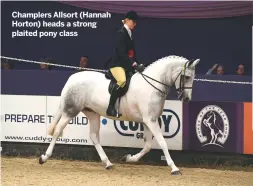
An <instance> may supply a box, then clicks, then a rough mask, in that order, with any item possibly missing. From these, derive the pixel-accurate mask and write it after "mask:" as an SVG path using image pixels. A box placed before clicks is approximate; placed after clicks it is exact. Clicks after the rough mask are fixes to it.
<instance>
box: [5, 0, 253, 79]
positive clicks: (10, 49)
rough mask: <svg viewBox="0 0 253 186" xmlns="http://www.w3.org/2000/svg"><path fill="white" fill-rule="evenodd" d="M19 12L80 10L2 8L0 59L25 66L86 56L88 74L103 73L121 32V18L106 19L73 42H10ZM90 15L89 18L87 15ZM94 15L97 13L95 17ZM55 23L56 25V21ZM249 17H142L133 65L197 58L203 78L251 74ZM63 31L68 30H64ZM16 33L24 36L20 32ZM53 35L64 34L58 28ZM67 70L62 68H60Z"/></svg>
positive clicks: (49, 5) (25, 5)
mask: <svg viewBox="0 0 253 186" xmlns="http://www.w3.org/2000/svg"><path fill="white" fill-rule="evenodd" d="M14 10H15V11H20V12H30V13H31V12H38V11H40V12H53V11H63V12H75V11H81V10H85V9H81V8H78V7H74V6H70V5H66V4H62V3H59V2H48V1H47V2H1V22H2V28H1V44H2V48H1V55H2V56H10V57H17V58H23V59H30V60H40V58H41V57H43V56H51V57H53V58H54V59H55V61H56V63H59V64H68V65H73V66H78V65H79V59H80V57H81V56H83V55H88V56H89V67H90V68H104V65H105V62H106V61H107V59H108V58H109V57H110V56H111V55H112V53H113V50H114V36H115V32H116V31H117V29H118V28H119V27H121V26H122V23H121V19H122V18H123V15H122V14H112V18H111V19H98V20H96V19H94V20H88V21H98V28H96V29H92V28H80V29H75V30H78V31H79V36H78V37H57V38H55V39H53V38H50V37H47V38H42V39H39V38H35V37H30V38H29V37H17V38H14V39H12V38H11V32H12V31H14V30H16V28H15V29H13V28H12V27H11V22H12V20H13V19H12V16H11V13H12V11H14ZM89 12H92V11H91V10H89ZM96 12H97V11H96ZM55 21H58V20H57V19H56V20H55ZM251 27H252V16H242V17H233V18H219V19H192V20H191V19H187V20H186V19H185V20H184V19H162V18H161V19H158V18H145V17H142V18H141V19H140V20H139V21H138V23H137V28H136V30H135V31H134V34H133V35H134V39H135V42H136V48H137V59H138V62H140V63H146V64H150V63H151V62H153V61H155V60H157V59H158V58H161V57H164V56H167V55H179V56H184V57H186V58H189V59H192V58H199V59H201V62H200V64H199V66H198V68H197V69H196V73H199V74H203V73H206V72H207V70H208V69H209V68H210V67H212V65H213V64H215V63H220V64H223V65H224V66H225V72H226V73H228V74H235V70H236V67H237V65H238V64H239V63H244V64H245V65H246V73H247V74H248V75H251V74H252V32H251ZM64 29H66V30H68V31H74V30H73V29H68V28H64ZM19 30H23V28H20V29H19ZM57 30H63V28H59V29H57ZM15 68H19V69H39V65H31V64H29V63H23V62H18V63H15ZM62 69H64V70H67V69H66V68H62Z"/></svg>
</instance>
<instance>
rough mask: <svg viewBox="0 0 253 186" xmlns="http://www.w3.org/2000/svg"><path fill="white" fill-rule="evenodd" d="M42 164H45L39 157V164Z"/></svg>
mask: <svg viewBox="0 0 253 186" xmlns="http://www.w3.org/2000/svg"><path fill="white" fill-rule="evenodd" d="M43 163H45V162H44V161H43V160H42V157H40V159H39V164H41V165H42V164H43Z"/></svg>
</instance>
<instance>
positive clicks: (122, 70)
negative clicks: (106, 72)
mask: <svg viewBox="0 0 253 186" xmlns="http://www.w3.org/2000/svg"><path fill="white" fill-rule="evenodd" d="M138 18H139V16H138V15H137V13H136V12H135V11H129V12H127V14H126V15H125V18H124V20H122V23H123V24H124V26H123V27H122V28H120V29H119V30H118V32H117V42H116V48H115V54H114V56H113V58H112V63H113V65H112V66H111V68H110V72H111V74H112V75H113V77H114V78H115V79H116V80H117V84H116V86H114V87H113V89H112V93H111V98H110V102H109V106H108V109H107V111H106V113H107V115H108V116H114V117H116V115H117V112H116V110H115V103H116V100H117V98H118V97H119V95H118V91H119V90H120V88H123V87H124V86H125V83H126V73H127V72H132V71H133V70H134V68H135V67H137V63H136V52H135V47H134V42H133V39H132V30H134V28H135V26H136V21H137V20H138Z"/></svg>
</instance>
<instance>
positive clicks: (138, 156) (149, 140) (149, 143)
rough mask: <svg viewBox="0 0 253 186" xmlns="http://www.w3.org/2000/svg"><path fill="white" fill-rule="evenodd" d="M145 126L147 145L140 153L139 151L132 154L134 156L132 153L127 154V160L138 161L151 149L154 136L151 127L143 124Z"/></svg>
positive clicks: (125, 157)
mask: <svg viewBox="0 0 253 186" xmlns="http://www.w3.org/2000/svg"><path fill="white" fill-rule="evenodd" d="M143 127H144V142H145V145H144V147H143V149H142V150H141V151H140V152H139V153H137V154H135V155H132V156H131V154H127V155H126V156H124V157H123V159H125V160H126V162H137V161H139V160H140V159H141V158H142V157H143V156H144V155H145V154H147V153H148V152H149V151H150V150H151V147H152V137H153V135H152V132H151V131H150V130H149V128H148V127H147V126H146V124H143Z"/></svg>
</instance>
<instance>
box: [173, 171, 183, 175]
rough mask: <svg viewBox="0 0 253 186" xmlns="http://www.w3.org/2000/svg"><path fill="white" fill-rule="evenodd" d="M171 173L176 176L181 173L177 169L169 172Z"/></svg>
mask: <svg viewBox="0 0 253 186" xmlns="http://www.w3.org/2000/svg"><path fill="white" fill-rule="evenodd" d="M171 175H172V176H178V175H182V173H181V172H180V171H179V170H178V171H174V172H171Z"/></svg>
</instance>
